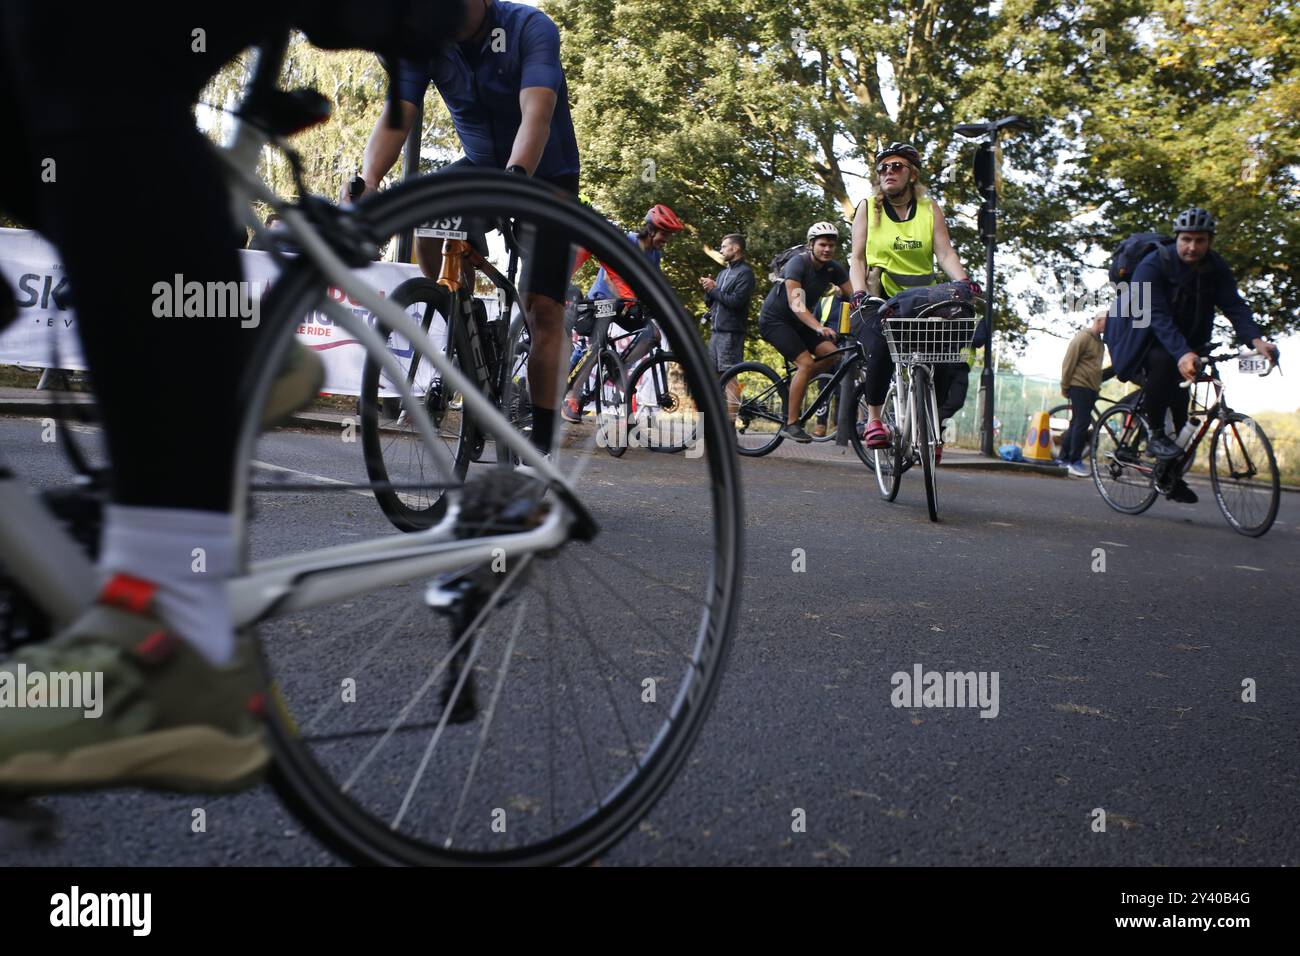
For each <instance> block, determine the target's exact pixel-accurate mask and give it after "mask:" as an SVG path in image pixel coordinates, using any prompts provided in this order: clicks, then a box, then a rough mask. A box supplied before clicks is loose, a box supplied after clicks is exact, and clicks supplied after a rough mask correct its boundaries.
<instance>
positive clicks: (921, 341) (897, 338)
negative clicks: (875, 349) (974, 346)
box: [882, 302, 979, 365]
mask: <svg viewBox="0 0 1300 956" xmlns="http://www.w3.org/2000/svg"><path fill="white" fill-rule="evenodd" d="M956 304H958V305H960V306H962V309H961V311H962V312H969V313H971V314H970V315H958V316H957V317H955V318H943V317H935V316H934V315H933V312H935V311H956V310H953V309H951V308H949V309H944V307H945V306H951V304H950V303H938V305H937V306H934V307H931V308H928V309H926V310H925V312H929V313H932V314H931V315H929V316H925V317H918V318H891V319H889V320H888V321H887V322H883V323H882V326H883V331H884V334H885V341H886V342H887V343H888V344H889V355H890V357H891V358H892V359H893V360H894V361H895V362H898V363H901V364H905V365H912V364H915V363H925V364H938V363H943V362H960V361H962V356H961V350H962V349H964V348H966V347H967V346H968V345H970V342H971V339H972V338H974V336H975V326H976V325H977V324H978V322H979V320H978V319H977V318H975V315H974V311H975V310H974V309H973V308H972V307H971V304H970V303H969V302H961V303H956Z"/></svg>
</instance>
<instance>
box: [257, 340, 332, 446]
mask: <svg viewBox="0 0 1300 956" xmlns="http://www.w3.org/2000/svg"><path fill="white" fill-rule="evenodd" d="M324 384H325V363H324V362H322V361H321V358H320V354H319V353H318V352H316V351H314V350H313V349H309V348H307V346H305V345H301V344H299V343H298V342H294V343H293V345H292V347H291V348H290V349H289V354H288V355H286V356H285V359H284V365H283V366H282V367H281V369H280V372H279V374H278V375H276V377H275V381H274V382H272V383H271V388H270V391H269V392H268V393H267V396H266V405H265V406H264V407H263V409H262V428H263V429H267V428H274V427H275V426H276V425H279V424H282V423H283V422H285V421H288V419H289V416H290V415H292V414H293V413H294V412H296V411H297V410H298V409H300V408H302V407H303V406H304V405H306V404H307V403H308V402H310V401H311V400H312V399H313V398H315V397H316V395H317V394H318V393H319V392H320V389H321V386H322V385H324Z"/></svg>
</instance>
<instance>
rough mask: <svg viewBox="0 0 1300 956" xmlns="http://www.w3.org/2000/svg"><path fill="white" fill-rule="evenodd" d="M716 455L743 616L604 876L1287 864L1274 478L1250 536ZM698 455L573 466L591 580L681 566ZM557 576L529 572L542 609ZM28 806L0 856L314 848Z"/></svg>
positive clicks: (124, 795) (242, 823) (1028, 496)
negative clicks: (1264, 518)
mask: <svg viewBox="0 0 1300 956" xmlns="http://www.w3.org/2000/svg"><path fill="white" fill-rule="evenodd" d="M38 430H39V425H38V423H36V422H34V421H30V420H12V419H11V420H4V421H0V448H3V449H4V452H5V455H6V457H7V459H8V460H9V461H10V463H11V464H12V465H13V466H14V467H15V469H16V470H18V471H19V472H20V473H23V474H40V475H43V476H45V477H46V478H47V479H48V480H57V479H58V478H59V477H60V475H61V473H62V472H61V469H62V465H61V464H60V462H59V460H58V458H57V454H56V452H55V451H54V450H53V448H52V446H48V445H42V444H41V443H40V442H39V440H38V438H37V435H38ZM258 455H259V459H260V460H262V461H264V462H266V463H267V464H269V465H273V466H275V468H276V469H279V471H278V473H279V474H288V473H289V472H285V471H283V469H290V470H292V471H297V472H303V473H310V474H314V475H321V476H324V477H327V478H332V479H335V480H342V481H348V480H356V479H359V478H360V477H361V474H360V467H359V465H358V461H359V453H358V450H357V446H356V445H348V444H344V443H341V442H340V441H339V440H338V438H337V437H336V436H331V435H324V434H319V433H301V432H280V433H277V434H275V435H273V436H271V437H270V438H268V439H266V440H265V441H264V442H263V445H262V447H261V448H260V449H259V452H258ZM742 473H743V487H744V503H745V514H746V517H745V527H746V531H745V533H746V535H747V538H746V553H745V569H744V588H745V590H744V611H743V616H742V618H741V624H740V628H739V630H738V632H737V635H736V638H735V643H734V645H733V648H732V652H731V656H730V660H729V662H728V665H727V670H726V674H725V678H724V681H723V684H722V690H721V693H720V695H719V698H718V700H717V702H716V704H715V707H714V710H713V713H712V715H711V716H710V718H709V720H708V723H707V724H706V725H705V727H704V731H703V734H702V735H701V737H700V739H699V741H698V743H697V745H696V747H695V749H694V751H693V752H692V754H691V757H690V760H689V763H688V766H687V767H686V769H685V770H684V771H683V772H682V774H681V775H680V776H679V777H678V779H677V780H676V781H675V782H674V783H673V784H672V786H671V787H670V788H669V790H668V791H667V792H666V794H665V795H664V797H663V798H662V799H661V800H660V802H659V803H658V804H657V806H656V807H655V808H654V810H653V811H652V812H651V813H650V814H649V816H648V817H647V818H646V819H645V820H644V821H643V822H642V823H641V824H640V825H639V827H637V828H634V829H633V830H632V832H631V833H630V834H629V835H628V836H627V837H626V838H625V839H624V840H623V841H622V842H621V843H620V844H619V845H618V846H617V847H615V848H614V849H613V850H612V851H610V852H609V853H607V854H606V855H605V857H604V858H603V860H602V863H603V864H604V865H647V864H648V865H656V864H658V865H662V864H675V865H696V864H722V865H735V864H741V865H757V864H776V865H787V864H793V865H805V864H813V865H818V864H824V865H843V864H850V865H891V864H894V865H989V864H1045V865H1170V866H1193V865H1195V866H1199V865H1210V864H1217V865H1231V866H1237V865H1291V866H1294V865H1297V864H1300V824H1298V823H1297V818H1296V814H1295V808H1296V807H1297V806H1300V770H1298V769H1297V767H1298V766H1300V761H1297V757H1300V734H1297V727H1300V633H1298V630H1297V626H1296V617H1297V614H1298V613H1300V600H1297V597H1298V592H1300V573H1298V572H1300V548H1298V547H1297V545H1298V544H1300V496H1297V495H1286V494H1284V495H1283V500H1282V510H1281V512H1280V514H1279V517H1278V520H1277V523H1276V525H1275V526H1274V528H1273V530H1272V531H1271V532H1270V533H1269V534H1268V535H1266V536H1265V537H1264V538H1262V539H1257V540H1255V539H1247V538H1244V537H1241V536H1239V535H1237V534H1235V533H1234V532H1232V531H1231V530H1230V529H1229V528H1228V526H1227V524H1226V523H1225V522H1224V520H1223V518H1222V516H1221V515H1220V514H1219V512H1218V510H1217V508H1216V506H1215V504H1214V503H1213V501H1212V500H1211V498H1210V496H1209V495H1208V493H1207V494H1203V495H1202V501H1201V503H1200V504H1197V505H1193V506H1185V505H1175V504H1171V503H1168V502H1165V501H1163V500H1162V501H1160V502H1158V503H1157V504H1156V505H1155V507H1153V508H1152V509H1151V510H1150V511H1149V512H1147V513H1146V514H1145V515H1142V516H1139V517H1126V516H1122V515H1118V514H1115V513H1114V512H1112V511H1111V510H1110V509H1109V508H1107V506H1106V505H1105V504H1104V503H1103V502H1102V501H1101V499H1100V498H1099V497H1098V495H1097V492H1096V490H1095V489H1094V487H1093V486H1092V484H1091V483H1090V482H1083V481H1069V482H1067V481H1063V480H1059V479H1048V478H1040V477H1036V476H1031V475H1008V474H1001V473H988V472H965V473H959V472H958V471H956V470H954V469H948V470H945V471H943V472H942V473H941V479H942V486H941V488H942V494H943V498H942V517H943V521H942V522H941V523H939V524H937V525H935V524H931V523H930V522H929V521H928V520H927V519H926V515H925V503H924V495H923V490H922V487H921V482H920V479H919V475H916V474H914V473H909V474H908V475H906V476H905V478H904V486H903V490H902V493H901V494H900V496H899V500H898V501H897V502H895V503H893V504H887V503H884V502H882V501H880V500H879V499H878V497H877V495H876V494H875V492H874V485H873V484H872V483H871V478H870V475H869V473H868V472H866V470H865V469H863V470H858V469H856V468H851V467H844V466H842V465H827V464H817V463H807V462H798V461H789V460H777V459H765V460H758V461H745V462H743V463H742ZM265 474H271V472H270V471H266V472H265ZM702 474H703V473H702V471H701V467H700V465H699V463H698V462H692V461H687V460H684V459H682V458H681V457H676V456H667V455H655V454H651V453H649V452H644V451H636V450H634V451H632V452H629V453H628V455H627V456H626V457H625V458H623V459H622V460H619V461H614V460H611V459H608V458H606V457H604V456H597V457H596V458H595V459H594V460H593V462H592V463H591V465H590V470H589V472H588V487H589V488H590V489H591V493H592V494H593V497H594V499H595V500H597V501H598V504H599V509H600V511H601V515H602V521H603V523H604V524H605V526H606V527H608V528H610V529H613V530H612V531H611V535H612V536H613V537H612V538H611V540H613V541H615V542H616V543H614V544H610V545H609V547H610V548H612V549H614V553H615V554H616V555H621V556H622V561H621V563H617V562H616V563H612V564H601V563H599V562H594V563H592V564H591V565H590V567H593V568H595V569H597V570H595V571H593V572H592V573H593V574H596V573H601V574H604V575H606V576H608V578H616V579H617V580H618V581H619V582H625V583H626V585H627V590H626V592H625V594H626V595H629V596H630V597H631V600H632V602H633V603H635V604H638V605H640V602H641V598H639V597H638V595H641V594H643V593H644V594H646V595H649V593H650V591H649V590H647V589H651V588H654V587H661V586H662V587H668V588H672V587H677V588H679V589H683V590H684V588H682V585H681V582H686V585H687V587H688V586H689V584H690V582H691V581H692V580H694V578H695V576H698V575H699V574H700V573H703V572H702V569H703V568H704V566H705V562H706V559H707V543H708V536H707V534H705V533H704V529H702V527H701V521H702V516H701V514H700V513H699V512H700V509H701V508H702V507H703V502H704V501H705V498H706V492H707V489H705V488H701V487H700V485H701V477H702ZM384 529H385V524H384V520H383V518H382V516H381V515H380V514H379V512H378V509H377V508H376V507H375V506H374V504H373V502H372V501H370V500H369V499H368V498H366V497H365V496H363V495H358V494H353V493H350V492H342V493H337V494H332V495H331V494H320V495H310V494H300V495H282V496H276V498H275V499H274V500H271V501H269V502H268V503H267V504H265V505H263V506H261V507H259V510H258V518H257V525H256V527H255V533H254V536H253V541H254V548H255V551H258V552H259V553H272V552H275V551H288V550H292V549H295V548H300V547H311V546H316V545H320V544H323V543H331V542H332V543H339V542H341V541H346V540H347V539H348V538H350V537H358V538H359V537H361V536H363V535H371V534H376V533H382V532H383V531H384ZM620 535H621V537H620ZM798 549H802V562H803V566H802V567H803V569H802V570H799V569H798V568H799V566H800V560H801V559H800V553H799V550H798ZM1098 549H1101V550H1100V552H1099V551H1098ZM591 557H592V556H591V555H588V556H587V559H585V560H590V559H591ZM611 560H613V559H611ZM1103 560H1104V571H1102V570H1099V568H1100V567H1101V562H1102V561H1103ZM584 567H588V564H586V563H584V559H580V558H578V557H575V558H574V561H573V563H572V564H570V565H569V568H570V569H571V570H572V569H577V568H584ZM637 568H642V569H643V570H644V571H645V573H646V576H647V577H646V578H645V579H644V580H642V579H640V578H638V575H637ZM558 579H559V578H558V576H557V580H558ZM651 579H653V580H651ZM582 580H587V581H589V582H591V581H595V580H596V579H595V578H585V577H584V578H582ZM538 590H539V593H540V590H541V589H540V588H539V589H538ZM575 593H585V592H582V591H578V592H574V591H572V590H570V591H560V592H558V595H559V596H558V597H555V600H556V602H557V604H558V606H559V607H560V609H561V610H563V611H565V612H566V613H567V610H568V609H571V607H572V604H571V601H572V600H574V599H575V598H574V594H575ZM656 593H661V592H656ZM566 594H567V595H568V597H567V598H565V597H564V595H566ZM407 597H409V594H408V595H407ZM646 600H647V601H648V600H649V597H647V598H646ZM656 600H659V599H658V598H656ZM548 606H549V605H548ZM640 606H641V607H642V609H644V607H645V606H646V605H640ZM345 607H346V608H347V609H346V610H342V611H334V612H331V613H332V615H333V616H329V617H323V618H316V619H313V620H309V621H308V622H307V623H306V624H302V625H296V626H297V627H299V631H298V637H300V638H308V639H310V638H312V637H316V638H317V639H318V640H319V644H318V645H315V646H313V645H312V644H310V642H309V643H308V644H307V645H304V646H305V647H306V648H307V654H308V657H309V658H310V660H311V661H312V663H313V666H317V667H319V668H320V669H321V670H322V672H324V671H329V668H330V666H331V662H332V661H333V659H334V656H335V655H336V654H338V653H340V648H339V641H338V639H336V638H337V635H336V634H335V633H334V631H335V630H337V631H338V633H340V634H341V633H342V631H343V630H345V629H350V630H351V631H352V632H353V633H361V632H364V631H365V630H366V628H367V627H370V626H372V625H370V624H368V623H367V620H368V619H367V618H366V613H363V612H364V611H365V609H364V608H362V607H360V606H358V607H355V608H353V607H350V606H345ZM656 607H658V606H657V605H656ZM609 613H610V614H614V613H615V612H614V611H610V612H609ZM655 613H656V615H659V614H667V615H671V614H672V613H674V612H673V610H672V609H671V608H668V609H664V610H656V612H655ZM628 614H629V615H630V616H629V618H628V620H630V621H631V620H635V619H639V616H638V615H637V611H636V609H635V608H633V609H632V610H630V611H628ZM656 619H658V620H668V621H671V620H673V618H672V617H671V616H669V617H656ZM282 636H283V635H277V638H276V639H280V638H281V637H282ZM671 639H672V637H671V635H670V636H669V640H671ZM402 640H403V638H402V637H401V635H400V634H399V635H398V636H397V637H396V638H394V643H393V645H392V647H393V648H394V655H395V656H394V657H393V658H391V659H390V658H388V657H387V656H386V657H385V660H384V661H383V662H382V664H383V666H380V665H379V664H374V662H372V665H373V666H375V667H376V668H377V673H379V674H381V675H382V676H381V679H382V681H383V684H384V686H385V687H399V686H404V685H403V682H404V681H406V680H407V679H408V676H409V675H406V674H405V670H407V669H408V668H407V667H406V665H412V668H411V669H414V670H419V668H420V667H422V666H424V665H425V663H427V659H428V652H427V648H425V649H423V650H419V651H417V650H415V648H416V647H417V646H419V645H416V644H414V643H413V644H410V645H406V644H403V643H402ZM521 647H522V645H521ZM645 653H647V654H651V653H654V652H653V651H646V652H645ZM420 654H423V655H424V656H423V657H419V656H418V655H420ZM401 655H406V656H404V657H403V656H401ZM522 656H523V657H524V658H525V659H527V660H531V659H532V658H529V656H528V655H527V654H523V655H522ZM417 658H418V659H417ZM286 659H287V658H286ZM918 665H919V667H920V669H921V670H922V671H930V670H935V671H941V672H948V671H953V672H970V671H974V672H977V673H978V672H984V673H985V674H987V675H988V676H989V679H990V680H991V678H992V675H993V674H994V673H996V675H997V685H996V686H997V699H996V716H990V717H987V718H985V717H981V716H980V714H981V708H979V707H931V706H894V702H893V701H891V698H894V700H896V699H897V696H896V689H895V684H896V681H895V680H894V679H893V675H895V674H897V673H899V672H902V673H906V674H908V675H910V674H912V673H913V670H914V668H916V667H917V666H918ZM537 666H539V667H540V666H541V665H537ZM304 668H305V669H306V664H304ZM420 672H421V673H423V671H420ZM330 673H331V674H333V675H334V676H337V672H334V671H330ZM539 673H540V672H539ZM635 676H636V675H633V677H635ZM332 679H333V677H331V680H332ZM581 680H582V678H581V675H577V674H575V675H573V683H574V684H575V685H576V684H579V683H581ZM1248 680H1249V681H1253V683H1254V693H1255V700H1254V701H1253V702H1246V701H1244V700H1243V682H1244V681H1248ZM480 686H481V687H482V686H483V682H482V681H480ZM525 686H528V685H525ZM986 686H987V687H989V688H990V689H991V687H992V685H991V684H990V685H986ZM288 690H289V693H290V695H291V696H292V695H295V694H298V695H304V696H306V695H310V694H311V693H313V691H312V690H311V689H310V688H307V687H297V688H295V687H290V688H289V689H288ZM528 693H530V692H526V693H524V695H523V696H524V697H527V696H528ZM595 697H598V695H595ZM595 697H594V698H593V699H595ZM983 710H984V712H986V713H990V714H992V713H993V708H992V706H991V705H990V706H985V707H984V708H983ZM520 726H521V727H525V726H526V725H523V724H521V725H520ZM631 732H632V735H633V736H636V734H637V728H632V731H631ZM520 739H521V740H527V739H528V738H527V736H526V734H524V735H522V736H521V737H520ZM420 746H421V747H422V743H421V745H420ZM418 749H419V748H417V749H416V750H415V751H412V752H416V753H418ZM608 749H610V752H613V751H614V750H615V749H616V748H608ZM495 766H497V768H498V771H497V772H498V773H499V774H500V776H499V777H495V778H494V780H495V782H494V783H492V784H491V786H505V787H507V788H509V790H508V791H502V792H501V794H502V795H501V797H500V799H501V800H502V801H505V800H506V799H507V798H506V796H505V795H504V794H506V793H507V792H508V793H509V794H510V799H515V800H516V801H517V802H516V803H515V804H508V805H510V806H512V807H515V808H517V809H518V810H519V813H520V815H523V816H526V815H527V814H529V813H531V812H532V811H531V810H530V808H529V807H528V804H527V802H526V801H525V802H523V803H519V802H518V801H519V800H522V798H521V797H519V794H520V793H522V792H523V791H524V789H525V786H526V785H525V784H523V783H517V782H516V781H515V780H513V779H511V776H510V774H511V773H512V771H511V770H509V769H501V768H502V767H503V766H504V765H503V764H501V763H500V762H498V763H497V764H496V765H495ZM575 767H576V764H575ZM519 768H520V770H519V772H520V774H521V775H526V774H527V773H528V772H529V770H530V769H532V770H535V769H536V768H535V767H532V768H530V767H529V766H528V760H527V759H524V758H522V757H521V758H520V761H519ZM573 776H574V777H575V778H580V777H581V776H582V774H581V773H580V772H579V771H578V770H577V769H574V770H573ZM485 785H486V784H485ZM489 799H490V798H489ZM41 803H42V805H44V806H46V807H49V808H52V809H54V810H55V811H56V812H57V813H58V814H59V817H60V820H61V826H60V830H61V833H60V839H59V840H58V842H57V843H56V844H55V845H54V846H52V847H45V848H39V849H23V850H18V851H14V850H10V851H7V852H5V853H4V854H3V856H0V859H2V860H3V862H4V863H5V864H7V865H41V864H61V865H110V864H111V865H120V864H140V865H152V864H158V865H214V864H216V865H221V864H259V865H262V864H264V865H289V864H292V865H318V864H319V865H324V864H334V863H337V862H338V860H337V859H336V858H335V857H334V856H333V855H332V854H331V853H330V852H329V851H328V850H326V849H324V848H323V847H322V845H321V844H319V843H318V842H317V841H316V840H315V838H314V837H312V836H311V835H310V834H309V833H307V832H305V830H304V827H303V826H302V825H301V824H300V823H299V822H298V821H297V820H295V819H294V818H293V817H292V816H291V815H290V814H289V813H288V812H287V811H286V810H285V809H284V808H283V807H282V806H281V804H280V803H279V802H278V801H277V800H276V798H275V797H274V795H273V794H272V792H271V791H270V789H269V788H266V787H263V788H261V789H259V790H257V791H254V792H251V793H248V794H243V795H239V796H233V797H221V798H211V797H204V798H201V799H199V798H195V797H181V796H174V795H162V794H151V793H145V792H140V791H120V792H113V793H105V794H94V795H83V796H75V797H59V798H50V799H45V800H42V801H41ZM196 808H202V809H203V810H204V812H205V814H206V821H207V828H206V832H202V833H195V832H193V830H192V820H193V818H194V810H195V809H196ZM1098 809H1100V810H1103V811H1104V812H1105V824H1106V825H1105V830H1104V832H1098V830H1097V829H1096V822H1095V821H1096V819H1097V812H1096V811H1097V810H1098ZM800 811H802V812H800ZM512 812H514V810H512ZM800 823H802V827H800V826H799V824H800Z"/></svg>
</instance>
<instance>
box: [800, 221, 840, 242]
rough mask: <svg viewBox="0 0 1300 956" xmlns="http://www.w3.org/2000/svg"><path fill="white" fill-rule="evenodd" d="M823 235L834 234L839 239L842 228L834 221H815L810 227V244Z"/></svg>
mask: <svg viewBox="0 0 1300 956" xmlns="http://www.w3.org/2000/svg"><path fill="white" fill-rule="evenodd" d="M822 236H834V237H835V239H836V240H837V241H838V240H839V238H840V230H839V228H838V227H837V226H836V225H835V223H833V222H815V223H813V224H812V225H811V226H809V227H808V240H807V241H808V245H810V246H811V245H812V244H813V240H814V239H820V238H821V237H822Z"/></svg>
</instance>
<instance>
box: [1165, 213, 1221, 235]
mask: <svg viewBox="0 0 1300 956" xmlns="http://www.w3.org/2000/svg"><path fill="white" fill-rule="evenodd" d="M1214 225H1215V223H1214V217H1213V216H1211V215H1210V214H1209V212H1207V211H1206V210H1204V209H1197V208H1195V207H1192V208H1191V209H1184V210H1183V211H1182V212H1180V213H1179V214H1178V218H1177V219H1175V220H1174V235H1175V236H1176V235H1178V234H1179V233H1180V232H1208V233H1209V234H1210V235H1214Z"/></svg>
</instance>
